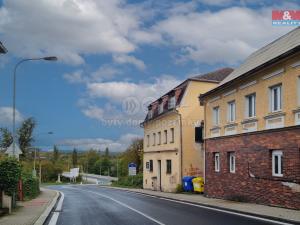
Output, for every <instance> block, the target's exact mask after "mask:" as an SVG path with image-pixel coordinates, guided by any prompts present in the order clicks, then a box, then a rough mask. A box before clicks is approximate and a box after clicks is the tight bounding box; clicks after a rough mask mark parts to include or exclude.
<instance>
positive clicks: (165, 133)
mask: <svg viewBox="0 0 300 225" xmlns="http://www.w3.org/2000/svg"><path fill="white" fill-rule="evenodd" d="M164 136H165V141H164V144H167V143H168V131H167V130H164Z"/></svg>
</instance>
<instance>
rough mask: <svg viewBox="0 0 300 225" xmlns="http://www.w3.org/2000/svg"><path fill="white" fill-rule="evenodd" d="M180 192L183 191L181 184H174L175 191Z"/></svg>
mask: <svg viewBox="0 0 300 225" xmlns="http://www.w3.org/2000/svg"><path fill="white" fill-rule="evenodd" d="M181 192H183V187H182V184H177V186H176V193H181Z"/></svg>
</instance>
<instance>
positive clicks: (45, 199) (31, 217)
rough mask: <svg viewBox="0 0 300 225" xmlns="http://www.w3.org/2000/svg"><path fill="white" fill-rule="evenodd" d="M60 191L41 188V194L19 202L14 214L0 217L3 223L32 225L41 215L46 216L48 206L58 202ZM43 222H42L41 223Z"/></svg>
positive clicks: (5, 224) (4, 224) (2, 224)
mask: <svg viewBox="0 0 300 225" xmlns="http://www.w3.org/2000/svg"><path fill="white" fill-rule="evenodd" d="M57 198H58V193H57V192H56V191H53V190H49V189H43V188H41V194H40V195H39V196H38V197H37V198H35V199H33V200H31V201H26V202H18V208H17V209H15V210H13V212H12V214H10V215H6V216H3V217H0V224H1V225H32V224H34V223H35V222H36V221H37V220H39V221H41V219H39V218H40V217H46V216H47V215H44V214H43V213H44V212H45V211H46V210H47V208H48V206H50V205H51V204H53V202H54V201H55V202H56V199H57ZM41 224H42V223H41Z"/></svg>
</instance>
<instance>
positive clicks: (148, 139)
mask: <svg viewBox="0 0 300 225" xmlns="http://www.w3.org/2000/svg"><path fill="white" fill-rule="evenodd" d="M149 146H150V135H149V134H148V135H147V147H149Z"/></svg>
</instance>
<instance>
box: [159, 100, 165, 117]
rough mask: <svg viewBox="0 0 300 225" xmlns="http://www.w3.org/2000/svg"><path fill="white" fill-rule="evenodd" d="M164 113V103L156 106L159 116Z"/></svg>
mask: <svg viewBox="0 0 300 225" xmlns="http://www.w3.org/2000/svg"><path fill="white" fill-rule="evenodd" d="M163 112H164V103H163V102H161V103H160V104H159V106H158V113H159V114H161V113H163Z"/></svg>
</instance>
